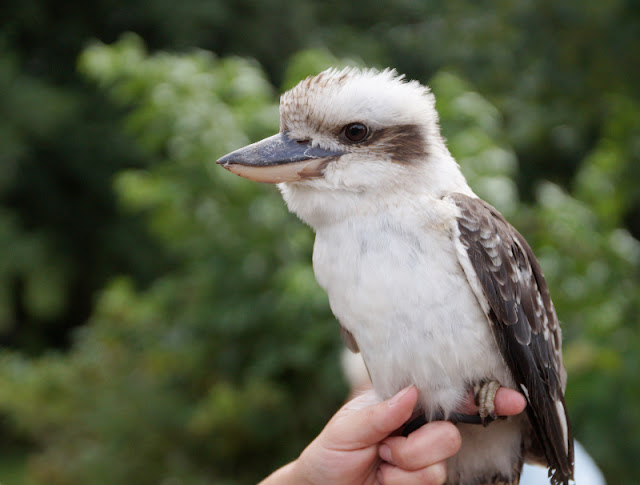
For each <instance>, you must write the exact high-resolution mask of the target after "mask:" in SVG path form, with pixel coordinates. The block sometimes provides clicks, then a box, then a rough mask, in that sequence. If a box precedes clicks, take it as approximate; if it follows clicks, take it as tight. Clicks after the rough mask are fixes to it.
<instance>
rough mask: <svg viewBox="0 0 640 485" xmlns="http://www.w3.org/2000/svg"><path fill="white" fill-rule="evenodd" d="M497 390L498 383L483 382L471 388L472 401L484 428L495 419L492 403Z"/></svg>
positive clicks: (498, 387)
mask: <svg viewBox="0 0 640 485" xmlns="http://www.w3.org/2000/svg"><path fill="white" fill-rule="evenodd" d="M498 389H500V383H499V382H498V381H483V382H480V383H478V384H476V385H475V386H473V395H474V401H475V403H476V405H477V406H478V414H479V415H480V419H481V420H482V425H483V426H485V427H486V426H487V425H488V424H489V423H491V422H492V421H495V420H496V419H497V416H496V409H495V402H494V401H495V399H496V393H497V392H498Z"/></svg>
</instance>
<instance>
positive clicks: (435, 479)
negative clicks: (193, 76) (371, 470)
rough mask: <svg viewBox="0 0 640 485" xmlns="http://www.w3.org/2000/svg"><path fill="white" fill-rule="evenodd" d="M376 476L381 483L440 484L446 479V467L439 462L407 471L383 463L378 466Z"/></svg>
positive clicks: (391, 484)
mask: <svg viewBox="0 0 640 485" xmlns="http://www.w3.org/2000/svg"><path fill="white" fill-rule="evenodd" d="M377 478H378V482H380V483H381V484H383V485H442V484H443V483H444V482H445V481H446V479H447V467H446V465H445V463H444V462H440V463H436V464H434V465H431V466H429V467H427V468H423V469H421V470H416V471H407V470H403V469H401V468H398V467H395V466H392V465H389V464H388V463H383V464H381V465H380V468H378V476H377Z"/></svg>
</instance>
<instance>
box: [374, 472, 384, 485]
mask: <svg viewBox="0 0 640 485" xmlns="http://www.w3.org/2000/svg"><path fill="white" fill-rule="evenodd" d="M376 478H377V479H378V483H379V484H380V485H382V483H383V481H382V470H380V468H378V471H377V472H376Z"/></svg>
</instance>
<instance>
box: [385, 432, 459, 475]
mask: <svg viewBox="0 0 640 485" xmlns="http://www.w3.org/2000/svg"><path fill="white" fill-rule="evenodd" d="M460 444H461V439H460V432H459V431H458V429H457V428H456V427H455V426H454V425H453V424H451V423H449V422H446V421H436V422H433V423H429V424H426V425H424V426H422V427H421V428H420V429H418V430H416V431H414V432H413V433H411V434H410V435H409V436H408V437H406V438H405V437H403V436H392V437H390V438H387V439H386V440H384V442H383V443H382V444H381V445H380V448H379V451H378V453H379V455H380V458H382V459H383V460H384V461H386V462H387V463H390V464H392V465H395V466H398V467H400V468H403V469H405V470H412V471H416V470H420V469H423V468H425V467H428V466H430V465H433V464H435V463H438V462H441V461H444V460H446V459H447V458H449V457H451V456H453V455H455V454H456V453H457V452H458V450H459V449H460Z"/></svg>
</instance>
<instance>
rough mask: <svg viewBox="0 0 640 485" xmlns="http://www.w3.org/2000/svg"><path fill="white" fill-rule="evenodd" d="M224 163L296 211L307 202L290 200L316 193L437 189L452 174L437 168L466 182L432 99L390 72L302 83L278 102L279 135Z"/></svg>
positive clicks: (330, 75)
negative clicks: (276, 191)
mask: <svg viewBox="0 0 640 485" xmlns="http://www.w3.org/2000/svg"><path fill="white" fill-rule="evenodd" d="M218 163H219V164H221V165H222V166H223V167H224V168H226V169H227V170H230V171H231V172H233V173H235V174H237V175H240V176H242V177H245V178H248V179H251V180H256V181H259V182H269V183H280V184H281V185H280V189H281V190H282V192H283V194H284V196H285V199H287V202H288V203H289V205H290V207H291V206H292V204H293V205H296V204H298V205H299V203H301V201H297V202H296V201H295V200H292V197H293V198H295V197H296V196H300V197H304V195H305V194H306V195H307V196H309V197H312V198H314V199H317V195H318V194H317V192H321V193H325V194H326V193H327V191H328V192H330V193H331V194H332V197H334V198H335V197H339V196H338V195H337V194H339V193H348V194H351V196H353V195H355V194H361V195H362V196H373V197H379V196H380V195H381V194H383V193H385V192H389V191H392V192H393V191H397V190H404V189H406V188H407V187H413V186H416V185H419V184H425V183H426V184H427V185H429V184H432V185H433V184H435V185H434V187H435V186H439V185H441V183H440V182H439V181H440V180H441V178H442V175H445V176H446V173H445V174H442V173H439V172H442V170H441V169H438V170H434V168H435V165H443V164H444V166H445V167H446V169H445V172H451V176H452V177H453V178H457V177H461V175H459V171H458V167H457V164H456V163H455V162H454V161H453V159H452V158H451V156H450V155H449V152H448V150H447V149H446V147H445V144H444V142H443V140H442V137H441V135H440V129H439V126H438V115H437V112H436V110H435V99H434V96H433V95H432V94H431V92H430V91H429V89H428V88H427V87H425V86H423V85H421V84H420V83H418V82H417V81H406V80H405V79H404V77H403V76H399V75H398V74H397V73H396V71H395V70H390V69H386V70H384V71H377V70H374V69H363V70H360V69H355V68H346V69H343V70H336V69H329V70H327V71H324V72H322V73H320V74H318V75H317V76H314V77H309V78H307V79H305V80H303V81H302V82H300V83H299V84H298V85H297V86H295V87H294V88H293V89H291V90H290V91H288V92H286V93H284V94H283V95H282V97H281V99H280V133H278V134H277V135H274V136H271V137H269V138H266V139H264V140H262V141H259V142H257V143H254V144H252V145H249V146H246V147H244V148H241V149H239V150H236V151H234V152H232V153H229V154H228V155H226V156H224V157H222V158H221V159H220V160H218ZM430 174H431V175H430ZM427 190H428V189H427ZM310 203H311V202H310ZM325 203H326V201H325ZM311 205H313V203H311ZM292 209H294V210H295V211H296V212H298V213H299V211H298V210H297V209H296V207H292ZM300 215H302V214H300ZM303 218H304V217H303ZM305 219H306V218H305Z"/></svg>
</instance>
